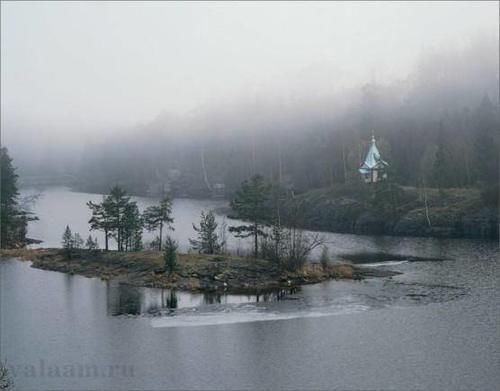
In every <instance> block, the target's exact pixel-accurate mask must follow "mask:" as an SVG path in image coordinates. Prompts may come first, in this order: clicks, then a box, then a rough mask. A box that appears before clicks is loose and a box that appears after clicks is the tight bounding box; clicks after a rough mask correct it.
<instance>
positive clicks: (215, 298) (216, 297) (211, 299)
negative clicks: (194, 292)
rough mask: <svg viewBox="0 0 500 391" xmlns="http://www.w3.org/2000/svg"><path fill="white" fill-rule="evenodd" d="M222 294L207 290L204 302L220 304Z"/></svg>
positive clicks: (204, 294)
mask: <svg viewBox="0 0 500 391" xmlns="http://www.w3.org/2000/svg"><path fill="white" fill-rule="evenodd" d="M221 299H222V295H221V294H220V293H214V292H205V293H203V304H220V303H221Z"/></svg>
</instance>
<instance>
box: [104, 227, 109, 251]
mask: <svg viewBox="0 0 500 391" xmlns="http://www.w3.org/2000/svg"><path fill="white" fill-rule="evenodd" d="M104 243H105V248H106V251H108V230H107V229H105V230H104Z"/></svg>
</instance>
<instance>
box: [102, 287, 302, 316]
mask: <svg viewBox="0 0 500 391" xmlns="http://www.w3.org/2000/svg"><path fill="white" fill-rule="evenodd" d="M299 292H300V288H289V289H277V290H273V291H266V292H259V293H256V294H254V295H249V294H227V293H223V292H203V293H190V292H182V291H177V290H175V289H157V288H143V287H136V286H131V285H128V284H125V283H120V282H117V281H108V282H106V294H107V313H108V315H111V316H118V315H141V314H147V315H156V314H166V315H174V314H175V312H176V310H180V309H186V308H188V309H195V308H200V307H207V306H218V305H231V304H235V305H238V304H246V303H267V302H278V301H283V300H294V299H295V297H294V295H295V294H297V293H299Z"/></svg>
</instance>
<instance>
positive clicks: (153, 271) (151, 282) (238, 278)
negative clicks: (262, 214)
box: [0, 249, 398, 293]
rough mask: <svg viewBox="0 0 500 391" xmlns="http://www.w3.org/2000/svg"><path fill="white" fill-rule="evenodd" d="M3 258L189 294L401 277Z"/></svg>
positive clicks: (191, 260)
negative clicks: (168, 270)
mask: <svg viewBox="0 0 500 391" xmlns="http://www.w3.org/2000/svg"><path fill="white" fill-rule="evenodd" d="M0 255H1V256H2V257H16V258H20V259H23V260H29V261H31V262H32V267H35V268H39V269H44V270H52V271H58V272H62V273H69V274H78V275H83V276H86V277H97V278H101V279H103V280H118V281H120V282H123V283H127V284H130V285H134V286H143V287H152V288H168V289H179V290H182V291H190V292H217V291H223V292H226V293H256V292H265V291H271V290H275V289H283V288H293V287H299V286H301V285H306V284H315V283H319V282H322V281H327V280H331V279H352V280H354V279H356V280H360V279H363V278H366V277H386V276H392V275H395V274H398V273H395V272H391V271H374V269H368V268H362V267H361V268H360V267H356V266H354V265H352V264H349V263H346V262H339V263H332V264H330V265H328V266H327V267H326V268H325V269H324V268H323V267H321V265H319V264H313V263H308V264H306V265H305V266H304V268H303V269H302V270H300V271H295V272H289V271H282V270H280V269H279V268H278V267H277V266H276V265H275V264H273V263H272V262H270V261H266V260H262V259H252V258H243V257H236V256H225V255H202V254H179V255H178V268H177V270H176V271H175V272H173V273H166V272H164V270H163V258H162V253H161V252H159V251H140V252H127V253H124V252H123V253H122V252H116V251H110V252H104V251H99V250H97V251H89V250H74V252H73V254H72V255H71V258H69V259H68V257H66V254H65V253H64V251H63V250H61V249H13V250H0Z"/></svg>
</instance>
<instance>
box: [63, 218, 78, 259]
mask: <svg viewBox="0 0 500 391" xmlns="http://www.w3.org/2000/svg"><path fill="white" fill-rule="evenodd" d="M74 240H75V237H74V236H73V233H72V232H71V229H70V228H69V225H67V226H66V229H65V230H64V233H63V236H62V247H63V249H64V250H65V252H66V255H67V257H68V258H71V253H72V250H73V248H74V245H75V241H74Z"/></svg>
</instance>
